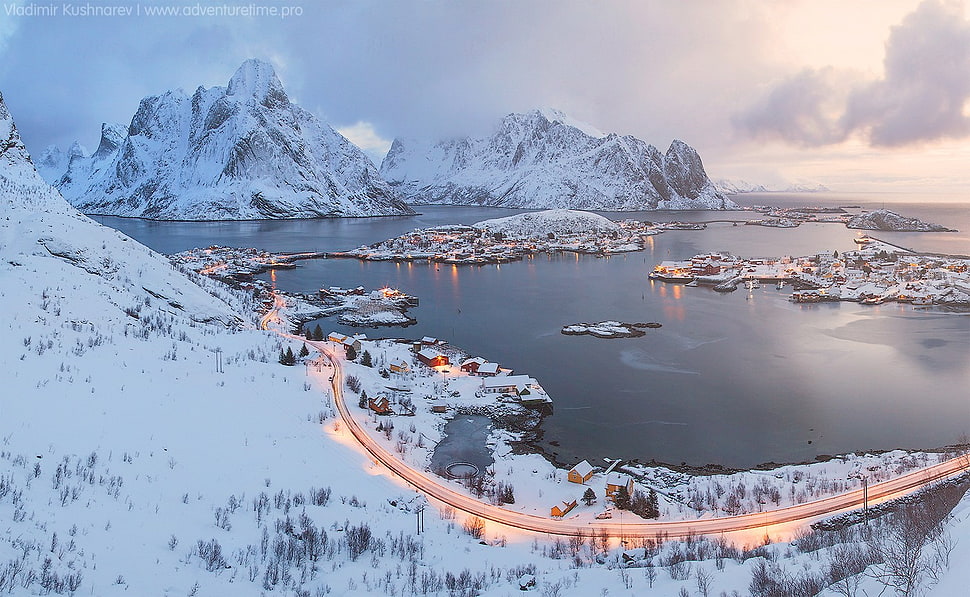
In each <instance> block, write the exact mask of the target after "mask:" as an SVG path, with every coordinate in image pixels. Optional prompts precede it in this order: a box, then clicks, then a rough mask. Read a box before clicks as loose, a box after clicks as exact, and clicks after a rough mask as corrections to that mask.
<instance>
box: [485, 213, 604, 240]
mask: <svg viewBox="0 0 970 597" xmlns="http://www.w3.org/2000/svg"><path fill="white" fill-rule="evenodd" d="M472 226H474V227H475V228H479V229H482V230H487V231H488V232H491V233H496V232H501V233H502V234H504V235H505V236H506V237H507V238H544V237H546V235H548V234H554V235H556V236H560V235H563V234H576V233H596V234H609V233H611V232H616V231H617V230H619V229H620V225H619V224H617V223H616V222H614V221H613V220H610V219H609V218H604V217H603V216H601V215H597V214H594V213H590V212H587V211H576V210H572V209H551V210H547V211H533V212H526V213H523V214H516V215H514V216H508V217H506V218H494V219H491V220H483V221H481V222H477V223H475V224H473V225H472Z"/></svg>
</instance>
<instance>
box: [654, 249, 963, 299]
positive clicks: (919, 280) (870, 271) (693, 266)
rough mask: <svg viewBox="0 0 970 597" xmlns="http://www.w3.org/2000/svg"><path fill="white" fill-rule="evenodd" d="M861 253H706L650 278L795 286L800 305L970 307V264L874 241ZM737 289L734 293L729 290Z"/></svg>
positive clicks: (664, 265) (664, 266)
mask: <svg viewBox="0 0 970 597" xmlns="http://www.w3.org/2000/svg"><path fill="white" fill-rule="evenodd" d="M857 244H858V245H859V248H858V249H857V250H854V251H846V252H844V253H842V254H841V255H840V254H839V253H838V252H837V251H835V252H832V253H819V254H817V255H812V256H806V257H782V258H751V259H741V258H738V257H734V256H732V255H727V254H722V253H704V254H700V255H695V256H694V257H692V258H691V259H689V260H682V261H663V262H661V263H660V264H658V265H657V266H656V267H655V268H654V271H653V272H652V273H651V274H650V277H651V278H654V279H659V280H663V281H667V282H688V283H690V284H691V285H696V284H710V285H715V289H718V288H719V286H723V285H724V284H725V283H727V282H729V281H732V280H735V281H745V282H746V283H749V284H757V283H760V282H775V283H777V284H778V287H779V288H782V287H783V286H784V285H785V284H786V283H790V284H791V285H792V286H793V287H794V289H795V291H794V292H793V293H792V294H791V295H790V299H791V300H792V301H795V302H820V301H856V302H860V303H863V304H880V303H884V302H888V301H895V302H901V303H912V304H915V305H932V304H946V305H968V304H970V274H968V270H970V259H966V258H962V257H950V256H941V255H934V254H918V253H913V252H911V251H908V250H906V249H902V248H900V247H896V246H893V245H890V244H888V243H883V242H881V241H877V240H875V239H872V238H869V237H867V236H866V237H860V238H859V239H857ZM729 289H733V288H729Z"/></svg>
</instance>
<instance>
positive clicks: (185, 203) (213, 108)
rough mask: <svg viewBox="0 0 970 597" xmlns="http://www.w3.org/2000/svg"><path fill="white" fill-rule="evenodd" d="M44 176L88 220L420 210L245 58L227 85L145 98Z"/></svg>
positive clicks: (269, 71) (271, 74)
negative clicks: (93, 146)
mask: <svg viewBox="0 0 970 597" xmlns="http://www.w3.org/2000/svg"><path fill="white" fill-rule="evenodd" d="M101 133H102V135H101V144H100V145H99V148H98V151H97V152H96V153H95V155H94V156H93V157H92V158H90V159H86V160H71V162H70V165H69V166H68V168H67V170H66V172H65V171H64V170H62V171H61V172H60V173H57V174H45V175H46V176H47V179H48V180H50V181H52V182H55V184H56V185H57V187H58V188H59V189H60V191H61V193H62V194H63V195H64V196H65V197H66V198H67V199H68V200H69V201H71V202H72V204H74V205H75V206H76V207H78V208H79V209H81V210H82V211H85V212H87V213H95V214H101V215H119V216H127V217H143V218H152V219H163V220H165V219H176V220H245V219H277V218H315V217H339V216H374V215H400V214H408V213H413V212H412V211H411V209H410V208H408V207H407V206H406V205H404V204H403V203H402V202H400V201H399V200H398V199H397V197H396V194H395V193H394V191H393V189H391V187H390V186H389V185H388V184H387V183H386V182H385V181H384V180H382V179H381V177H380V174H379V173H378V172H377V169H376V168H375V167H374V165H373V164H372V163H371V162H370V160H369V159H368V158H367V157H366V155H365V154H364V153H363V152H362V151H361V150H360V149H358V148H357V147H356V146H354V145H353V144H352V143H351V142H350V141H348V140H347V139H346V138H344V137H343V136H342V135H340V134H339V133H337V132H336V131H334V130H333V129H332V128H331V127H329V126H327V124H325V123H322V122H320V121H319V120H317V119H316V117H314V116H313V115H312V114H310V113H309V112H306V111H305V110H303V109H301V108H300V107H299V106H297V105H295V104H292V103H291V102H290V101H289V99H288V98H287V96H286V93H285V91H284V90H283V86H282V84H281V83H280V80H279V78H278V77H277V76H276V73H275V71H274V69H273V67H272V66H271V65H270V64H268V63H266V62H262V61H259V60H247V61H246V62H244V63H243V64H242V66H240V67H239V68H238V69H237V70H236V72H235V74H233V76H232V78H231V79H230V81H229V85H228V86H227V87H212V88H209V89H206V88H205V87H198V88H197V89H196V91H195V92H194V93H193V94H192V95H191V96H189V95H187V94H186V93H185V92H184V91H182V90H181V89H177V90H174V91H167V92H164V93H161V94H159V95H155V96H151V97H146V98H144V99H143V100H142V101H141V102H140V103H139V106H138V110H137V111H136V113H135V115H134V117H132V119H131V124H130V125H129V126H128V127H127V129H125V128H124V127H117V126H113V125H104V126H103V127H102V131H101Z"/></svg>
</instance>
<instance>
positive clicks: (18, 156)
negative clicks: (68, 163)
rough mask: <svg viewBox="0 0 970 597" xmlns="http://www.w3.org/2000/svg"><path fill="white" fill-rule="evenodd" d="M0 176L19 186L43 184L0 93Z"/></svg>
mask: <svg viewBox="0 0 970 597" xmlns="http://www.w3.org/2000/svg"><path fill="white" fill-rule="evenodd" d="M0 175H3V177H4V178H7V179H9V180H15V181H18V183H19V184H26V185H34V184H38V183H41V184H42V183H43V181H42V180H41V178H40V175H38V174H37V171H36V170H35V169H34V165H33V163H32V162H31V161H30V154H29V153H27V148H26V147H25V146H24V142H23V141H22V140H21V139H20V132H18V131H17V125H16V124H14V121H13V117H12V116H10V111H9V110H7V104H6V102H5V101H4V100H3V94H2V93H0Z"/></svg>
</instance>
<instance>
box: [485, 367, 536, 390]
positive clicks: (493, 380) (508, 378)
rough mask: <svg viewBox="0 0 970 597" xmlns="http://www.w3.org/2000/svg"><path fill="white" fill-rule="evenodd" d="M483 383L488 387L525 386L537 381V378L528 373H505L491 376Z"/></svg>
mask: <svg viewBox="0 0 970 597" xmlns="http://www.w3.org/2000/svg"><path fill="white" fill-rule="evenodd" d="M479 371H481V367H479ZM482 383H483V384H484V387H486V388H505V387H510V386H515V387H520V386H521V387H525V386H528V385H530V384H534V383H536V380H535V379H533V378H531V377H529V376H528V375H503V376H499V377H490V378H488V379H486V380H485V381H484V382H482Z"/></svg>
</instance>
